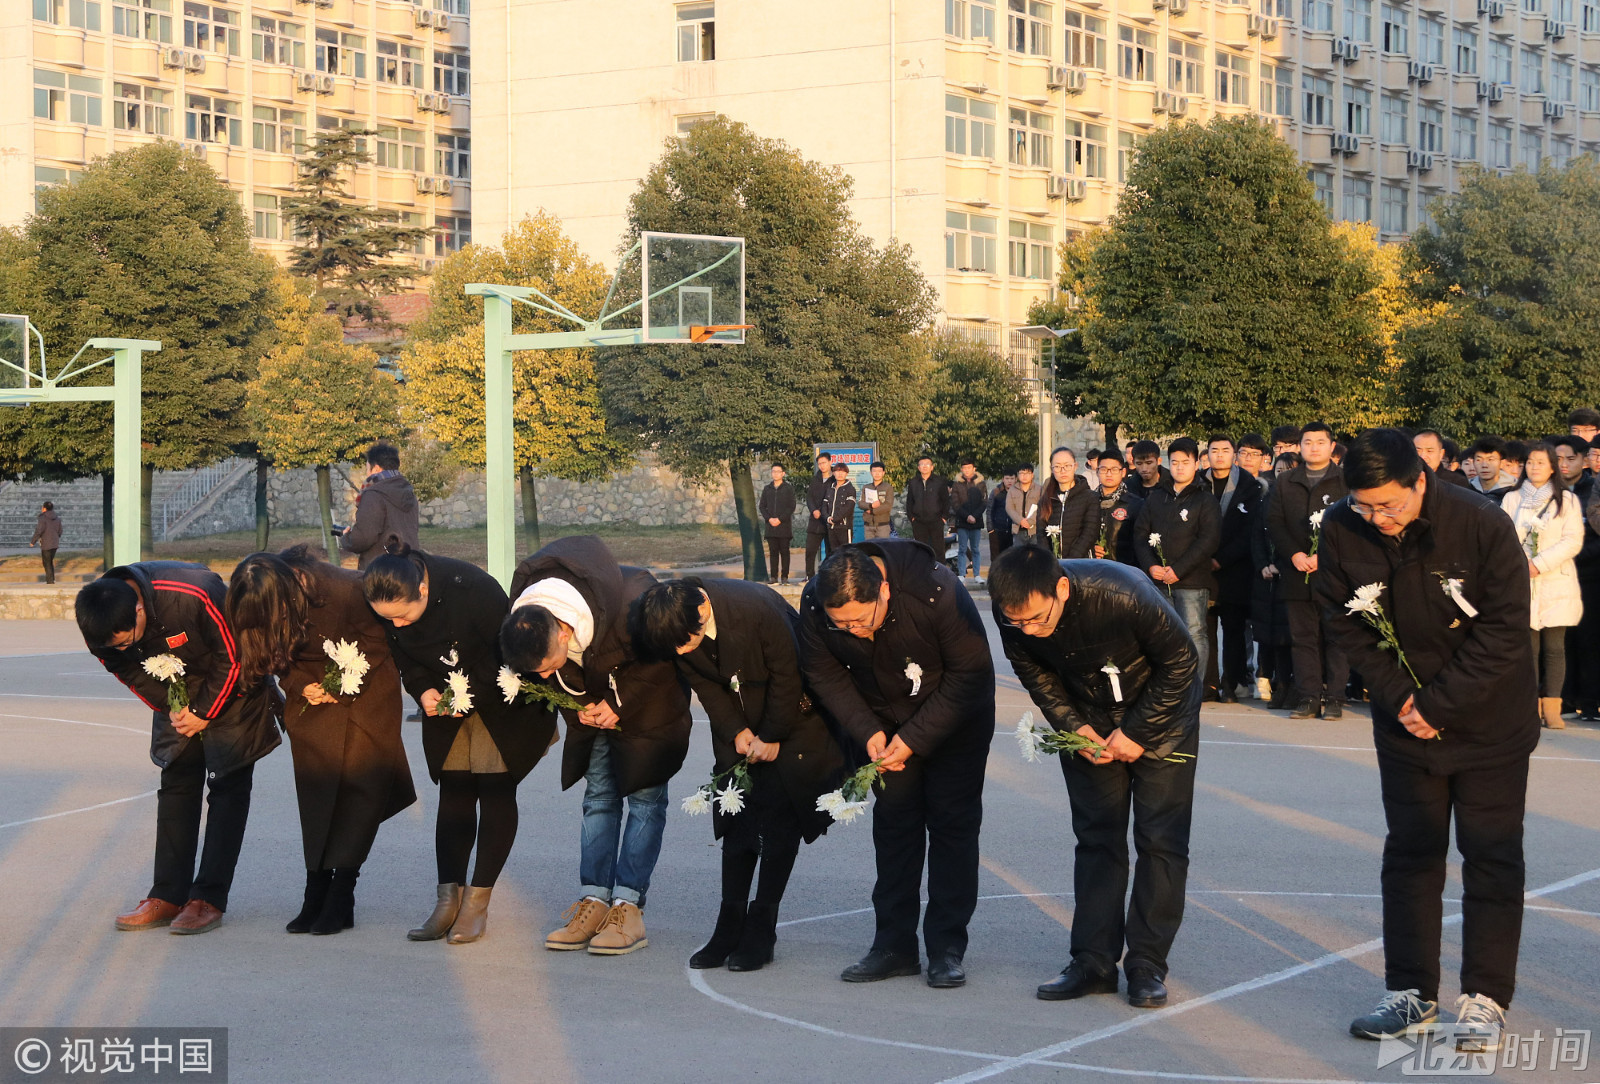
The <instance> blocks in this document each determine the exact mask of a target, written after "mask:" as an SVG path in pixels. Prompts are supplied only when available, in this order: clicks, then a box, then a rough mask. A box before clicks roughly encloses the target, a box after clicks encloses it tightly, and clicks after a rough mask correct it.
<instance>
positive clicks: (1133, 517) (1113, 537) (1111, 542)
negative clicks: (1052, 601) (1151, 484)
mask: <svg viewBox="0 0 1600 1084" xmlns="http://www.w3.org/2000/svg"><path fill="white" fill-rule="evenodd" d="M1095 474H1097V475H1098V476H1099V478H1100V488H1099V489H1098V490H1096V492H1095V496H1097V497H1099V498H1100V538H1099V539H1096V540H1095V544H1094V555H1095V556H1096V557H1100V558H1104V559H1108V560H1112V561H1121V562H1122V563H1123V564H1125V565H1137V564H1138V563H1139V555H1138V554H1137V553H1135V552H1134V549H1133V525H1134V524H1135V523H1137V522H1138V521H1139V513H1140V512H1141V511H1143V509H1144V500H1143V498H1140V497H1135V496H1134V495H1133V494H1132V493H1129V492H1128V485H1127V478H1128V466H1127V464H1126V463H1124V462H1123V461H1122V453H1121V452H1119V451H1117V450H1116V449H1115V448H1108V449H1107V450H1106V451H1104V452H1102V453H1100V464H1099V466H1098V467H1097V468H1096V469H1095ZM1102 540H1103V541H1102ZM993 563H994V562H992V561H991V562H990V564H993Z"/></svg>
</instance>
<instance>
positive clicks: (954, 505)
mask: <svg viewBox="0 0 1600 1084" xmlns="http://www.w3.org/2000/svg"><path fill="white" fill-rule="evenodd" d="M988 504H989V486H988V484H987V483H986V482H985V481H984V480H983V475H981V474H979V473H978V464H977V463H976V462H975V461H974V460H972V459H970V458H968V459H963V460H962V461H961V473H960V474H959V475H958V476H957V477H956V480H955V481H954V482H951V483H950V519H951V520H952V521H953V522H954V523H955V525H956V575H957V576H960V577H961V578H962V579H966V578H967V562H968V561H969V560H970V561H971V563H972V570H971V574H972V577H973V578H974V579H977V580H980V581H981V580H982V577H981V576H980V575H979V573H980V572H981V571H982V569H981V568H980V567H979V562H978V540H979V539H981V538H982V537H983V512H984V509H985V508H986V507H988Z"/></svg>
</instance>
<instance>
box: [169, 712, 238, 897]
mask: <svg viewBox="0 0 1600 1084" xmlns="http://www.w3.org/2000/svg"><path fill="white" fill-rule="evenodd" d="M206 783H207V779H206V755H205V745H204V743H203V742H202V741H199V740H195V739H191V740H190V741H189V742H188V743H187V744H186V745H185V746H184V747H183V752H181V753H179V754H178V755H177V757H176V758H174V759H173V761H172V763H171V764H168V765H167V766H166V767H165V768H163V769H161V789H160V790H158V791H156V863H155V882H154V883H153V884H152V885H151V886H150V893H149V896H150V898H151V899H154V900H165V901H166V902H168V903H175V904H177V905H178V906H180V907H181V906H183V905H184V904H186V903H188V902H189V901H190V900H205V901H206V902H207V903H209V904H211V906H213V907H215V908H216V909H217V910H219V911H226V910H227V909H228V889H229V888H231V887H232V886H233V870H234V867H235V866H237V865H238V864H239V848H240V847H241V846H243V844H244V827H245V822H246V821H247V820H249V818H250V791H251V789H252V787H253V786H254V785H255V765H254V764H251V765H248V766H246V767H243V768H239V769H237V770H235V771H232V772H229V773H228V774H227V775H224V776H222V777H221V778H218V779H212V780H210V784H211V791H210V794H206ZM202 798H203V799H204V802H203V803H202ZM202 804H204V805H205V807H206V809H207V813H206V838H205V848H204V850H201V847H200V811H201V806H202ZM197 851H199V852H200V869H199V872H198V873H197V872H196V871H195V865H194V860H195V853H196V852H197Z"/></svg>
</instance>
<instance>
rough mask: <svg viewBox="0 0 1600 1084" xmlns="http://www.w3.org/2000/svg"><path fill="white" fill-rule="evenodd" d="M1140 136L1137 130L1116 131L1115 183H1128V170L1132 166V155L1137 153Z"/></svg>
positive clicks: (1140, 140)
mask: <svg viewBox="0 0 1600 1084" xmlns="http://www.w3.org/2000/svg"><path fill="white" fill-rule="evenodd" d="M1142 138H1143V137H1141V136H1140V135H1139V133H1138V132H1128V131H1121V132H1118V133H1117V183H1118V184H1127V183H1128V171H1129V170H1130V169H1132V168H1133V156H1134V155H1135V154H1136V153H1138V150H1139V144H1140V142H1142Z"/></svg>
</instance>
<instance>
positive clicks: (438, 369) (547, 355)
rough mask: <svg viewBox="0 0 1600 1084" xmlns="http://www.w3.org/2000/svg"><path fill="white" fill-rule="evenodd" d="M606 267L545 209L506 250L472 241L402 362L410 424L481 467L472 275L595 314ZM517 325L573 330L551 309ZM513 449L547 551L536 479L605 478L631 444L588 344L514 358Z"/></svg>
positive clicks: (478, 324) (517, 317) (478, 343)
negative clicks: (611, 414)
mask: <svg viewBox="0 0 1600 1084" xmlns="http://www.w3.org/2000/svg"><path fill="white" fill-rule="evenodd" d="M609 281H610V280H609V277H608V276H607V274H606V272H605V269H604V268H603V267H601V266H600V265H599V264H597V263H595V262H594V261H592V260H590V259H588V258H587V257H585V256H584V255H583V253H582V251H581V250H580V249H579V248H578V246H577V245H576V244H574V243H573V242H572V240H571V239H570V238H568V237H567V236H566V235H565V234H564V233H563V232H562V230H561V223H560V221H559V220H558V219H556V218H555V216H553V215H550V214H548V213H545V212H543V211H541V212H540V213H539V214H537V215H534V216H531V217H527V218H524V219H523V220H522V221H521V222H520V223H518V224H517V225H516V226H515V227H514V228H513V229H512V230H510V231H509V232H508V233H507V234H506V235H505V236H504V237H503V238H502V239H501V242H500V246H499V247H498V248H496V247H494V246H491V245H468V246H467V247H466V248H463V249H462V250H461V251H459V252H456V253H454V254H452V255H451V256H450V257H449V258H447V259H445V260H444V261H443V262H442V263H440V265H439V267H438V268H437V269H436V270H435V272H434V275H433V282H432V284H431V286H430V296H431V298H432V300H433V307H432V309H430V311H429V313H428V315H427V316H426V317H424V318H423V319H422V320H420V321H419V322H418V323H417V324H416V325H415V326H414V327H413V329H412V341H411V343H410V344H409V345H408V347H407V348H406V351H405V353H404V354H403V355H402V357H401V361H400V367H401V370H402V372H404V373H405V385H404V404H405V412H406V417H407V419H408V420H409V421H410V422H411V424H413V425H414V426H416V427H417V428H418V429H419V430H421V431H422V432H425V433H426V434H427V435H428V436H429V437H430V438H432V439H434V440H437V441H439V442H440V443H442V444H443V445H444V446H445V447H446V448H448V449H449V452H450V454H451V456H452V457H453V458H454V459H455V460H456V461H458V462H459V463H461V464H465V465H467V466H471V467H475V468H478V469H480V470H481V469H482V468H483V467H484V465H485V455H484V413H483V298H481V297H469V296H468V295H467V294H466V292H465V290H464V287H465V286H466V284H467V283H469V282H493V283H499V284H501V285H506V286H534V287H537V288H538V289H539V290H540V291H541V292H543V293H544V294H545V295H546V296H547V297H549V298H551V299H552V300H554V301H557V302H559V303H561V304H562V305H565V306H566V307H567V308H569V309H571V310H572V311H573V312H576V313H580V314H582V313H598V312H599V309H600V305H601V302H602V301H603V300H604V298H605V293H606V287H607V284H608V283H609ZM512 330H513V331H514V332H515V333H517V334H519V335H521V334H532V333H535V332H544V331H571V330H573V326H572V325H571V324H570V323H564V322H562V321H560V320H557V319H556V318H555V317H552V316H550V315H549V314H547V313H544V312H540V311H539V310H537V309H533V308H530V307H529V306H527V305H518V306H516V308H515V309H514V311H513V318H512ZM512 388H513V392H514V394H515V400H514V402H513V403H512V418H513V422H514V425H513V432H514V436H515V449H514V454H515V457H516V465H517V473H518V476H519V480H520V482H521V486H522V515H523V521H524V524H525V525H526V527H527V529H528V532H529V534H530V535H531V536H532V537H531V545H532V546H533V547H534V548H535V549H537V548H538V547H539V498H538V487H537V479H538V478H540V477H553V478H568V479H571V480H573V481H580V482H587V481H598V480H600V479H604V478H609V477H611V476H612V475H613V474H614V473H615V472H616V471H617V470H618V469H619V468H620V467H623V466H626V465H628V463H629V462H630V461H631V460H632V458H633V451H634V446H633V442H632V441H631V440H630V439H628V438H627V437H626V436H625V435H623V434H620V433H616V432H613V431H611V430H608V429H607V428H606V424H605V414H604V412H603V410H602V409H601V405H600V386H599V382H598V380H597V378H596V376H595V368H594V351H592V350H524V351H517V352H516V353H515V354H513V355H512Z"/></svg>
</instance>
